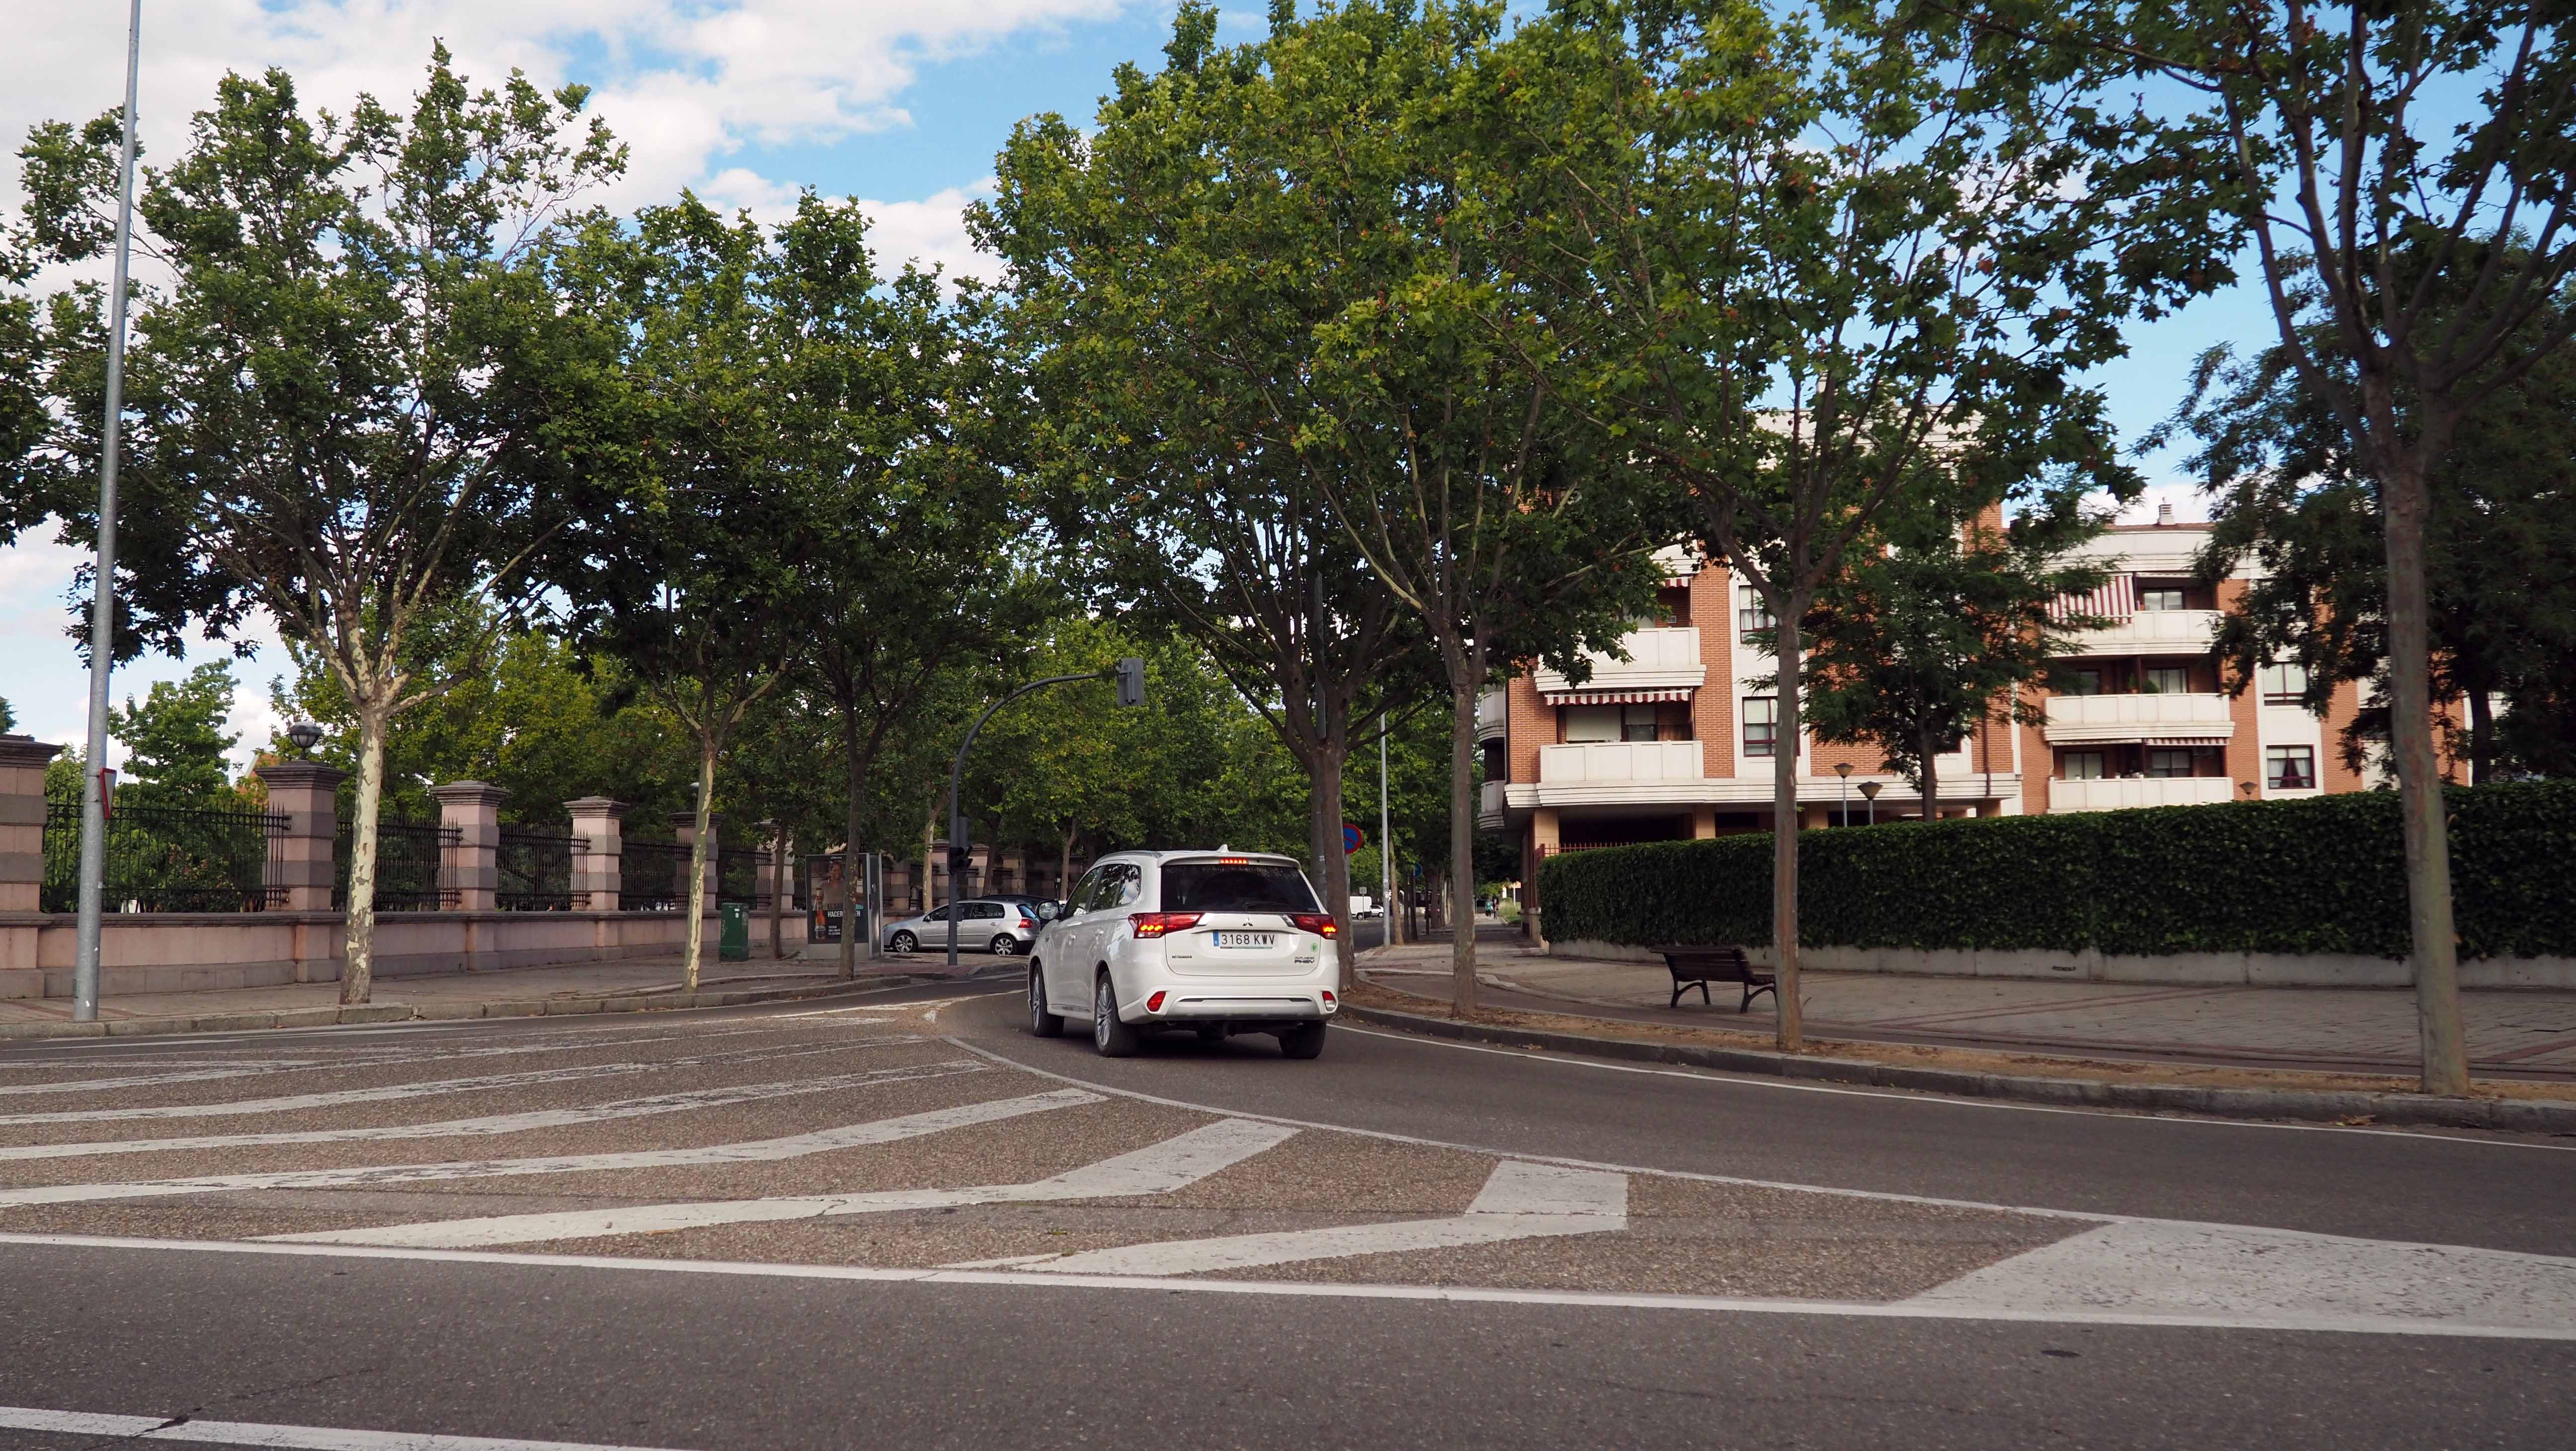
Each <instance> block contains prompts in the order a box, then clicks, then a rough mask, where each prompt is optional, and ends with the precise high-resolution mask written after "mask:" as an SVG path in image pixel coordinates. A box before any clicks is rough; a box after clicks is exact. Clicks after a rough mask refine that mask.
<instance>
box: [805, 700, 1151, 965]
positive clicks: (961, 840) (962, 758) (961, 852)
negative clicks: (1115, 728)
mask: <svg viewBox="0 0 2576 1451" xmlns="http://www.w3.org/2000/svg"><path fill="white" fill-rule="evenodd" d="M1076 680H1114V681H1117V682H1118V703H1119V704H1120V705H1121V706H1131V705H1143V704H1144V703H1145V662H1144V661H1142V660H1140V659H1137V658H1136V657H1135V656H1133V655H1130V656H1128V657H1127V658H1126V659H1124V660H1121V661H1119V662H1118V663H1117V664H1116V665H1115V666H1112V667H1111V668H1109V669H1107V670H1094V671H1090V672H1087V673H1085V674H1081V675H1050V676H1048V677H1047V678H1045V679H1044V680H1032V681H1030V682H1029V683H1028V684H1026V685H1023V686H1021V687H1020V688H1019V689H1017V690H1014V691H1012V692H1011V693H1010V694H1008V695H1005V696H1003V697H1002V698H1001V699H999V700H997V701H994V702H993V703H992V704H991V705H988V706H986V707H984V713H983V714H982V715H979V716H977V717H975V723H974V724H973V725H971V726H968V727H967V728H966V739H964V740H962V741H960V742H958V743H957V764H955V765H954V766H951V767H950V768H949V769H948V966H949V969H950V970H951V971H954V970H955V969H956V967H957V901H958V896H959V893H958V890H957V884H958V883H959V882H961V881H964V880H965V878H966V864H967V861H968V859H969V857H970V856H971V855H972V854H971V853H970V852H968V850H967V849H966V809H965V806H964V805H963V803H962V800H961V798H960V797H959V795H958V787H959V784H960V783H961V782H963V781H964V780H965V777H966V753H967V752H968V751H970V750H973V749H974V748H975V733H976V732H978V731H980V730H982V729H983V728H984V722H986V721H988V720H991V719H992V718H993V712H995V711H997V710H1000V709H1001V708H1002V707H1003V706H1006V705H1009V704H1010V703H1011V702H1012V701H1015V700H1017V699H1019V698H1020V697H1021V696H1023V695H1026V694H1028V693H1029V692H1030V691H1032V690H1041V689H1044V688H1045V687H1047V686H1050V685H1063V684H1067V683H1068V682H1071V681H1076ZM922 885H923V887H924V888H925V896H924V898H923V904H924V906H925V907H926V906H927V905H928V900H929V899H928V897H927V895H926V889H927V888H928V886H929V883H927V882H925V883H923V884H922ZM845 930H846V929H845ZM868 930H869V932H871V933H874V932H875V931H876V928H875V927H874V926H870V927H869V929H868Z"/></svg>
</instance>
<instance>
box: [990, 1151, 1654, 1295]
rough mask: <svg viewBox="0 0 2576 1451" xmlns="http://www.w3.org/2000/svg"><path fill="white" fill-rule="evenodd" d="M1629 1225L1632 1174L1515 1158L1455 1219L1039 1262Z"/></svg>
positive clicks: (1207, 1260) (1219, 1261)
mask: <svg viewBox="0 0 2576 1451" xmlns="http://www.w3.org/2000/svg"><path fill="white" fill-rule="evenodd" d="M1627 1227H1628V1180H1627V1178H1626V1176H1624V1175H1619V1174H1599V1173H1593V1172H1591V1171H1589V1170H1584V1169H1566V1168H1560V1167H1558V1166H1556V1165H1554V1164H1528V1163H1519V1162H1515V1161H1512V1160H1508V1159H1507V1160H1505V1161H1503V1162H1502V1163H1500V1164H1497V1165H1495V1166H1494V1172H1493V1175H1492V1177H1490V1178H1488V1179H1487V1180H1486V1181H1485V1188H1484V1191H1483V1192H1482V1193H1480V1194H1478V1195H1477V1196H1476V1200H1475V1202H1474V1203H1473V1204H1470V1205H1468V1206H1467V1212H1466V1213H1465V1214H1462V1215H1459V1216H1456V1217H1455V1218H1450V1219H1400V1220H1395V1221H1392V1222H1390V1223H1384V1224H1348V1225H1335V1226H1332V1227H1330V1228H1325V1229H1292V1230H1281V1231H1277V1232H1274V1233H1270V1234H1236V1235H1226V1236H1223V1237H1220V1238H1215V1239H1175V1240H1165V1241H1163V1242H1161V1243H1159V1244H1131V1245H1121V1246H1118V1247H1116V1248H1112V1249H1099V1250H1090V1251H1086V1252H1083V1253H1080V1254H1070V1255H1066V1256H1064V1257H1063V1258H1061V1259H1055V1260H1049V1261H1047V1262H1046V1263H1044V1264H1033V1265H1031V1266H1030V1268H1032V1269H1038V1270H1043V1271H1045V1272H1047V1273H1049V1274H1104V1275H1196V1274H1206V1273H1208V1272H1210V1271H1214V1270H1241V1269H1251V1268H1253V1267H1255V1266H1258V1265H1284V1264H1293V1263H1295V1262H1297V1261H1300V1260H1320V1259H1339V1258H1343V1257H1345V1256H1349V1255H1371V1254H1389V1253H1393V1252H1395V1251H1398V1250H1414V1249H1454V1248H1458V1247H1461V1246H1465V1245H1476V1244H1497V1243H1500V1242H1502V1241H1504V1240H1510V1239H1539V1238H1547V1237H1553V1236H1561V1235H1572V1234H1606V1233H1609V1232H1611V1231H1613V1230H1622V1229H1626V1228H1627Z"/></svg>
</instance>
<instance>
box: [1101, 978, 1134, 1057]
mask: <svg viewBox="0 0 2576 1451" xmlns="http://www.w3.org/2000/svg"><path fill="white" fill-rule="evenodd" d="M1143 1039H1144V1035H1143V1034H1142V1033H1139V1032H1137V1031H1136V1029H1135V1028H1134V1027H1133V1026H1131V1025H1129V1024H1126V1023H1122V1022H1120V1021H1118V989H1117V987H1116V986H1115V985H1114V984H1112V983H1111V982H1110V981H1109V974H1107V973H1105V972H1104V973H1102V974H1101V975H1100V979H1099V985H1098V986H1096V987H1094V988H1093V989H1092V990H1091V1046H1092V1047H1094V1048H1097V1049H1099V1050H1100V1056H1101V1057H1103V1058H1132V1057H1134V1056H1135V1054H1136V1045H1137V1044H1138V1043H1139V1042H1141V1041H1143Z"/></svg>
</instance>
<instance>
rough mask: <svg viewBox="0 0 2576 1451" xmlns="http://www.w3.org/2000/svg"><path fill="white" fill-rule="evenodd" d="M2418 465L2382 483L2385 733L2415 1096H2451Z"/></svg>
mask: <svg viewBox="0 0 2576 1451" xmlns="http://www.w3.org/2000/svg"><path fill="white" fill-rule="evenodd" d="M2426 442H2429V440H2426ZM2420 447H2421V444H2419V448H2420ZM2425 456H2426V455H2425V454H2424V453H2420V452H2419V453H2417V454H2416V455H2415V456H2414V457H2407V458H2400V459H2397V460H2394V461H2393V466H2392V467H2391V468H2389V469H2388V471H2387V474H2386V477H2385V482H2384V484H2383V488H2384V490H2385V497H2384V500H2383V504H2384V507H2383V508H2382V509H2381V511H2380V512H2381V515H2382V517H2383V518H2384V519H2385V521H2386V522H2385V540H2386V543H2387V546H2388V656H2389V659H2388V674H2389V684H2390V687H2391V691H2390V693H2391V696H2392V699H2391V701H2390V712H2391V718H2390V720H2389V726H2388V733H2389V737H2390V740H2391V742H2392V743H2393V745H2394V746H2395V752H2394V755H2395V760H2396V763H2397V791H2398V796H2399V805H2398V809H2399V811H2400V812H2401V813H2402V817H2403V820H2404V822H2405V839H2406V905H2407V916H2408V921H2409V925H2410V927H2411V928H2412V935H2413V939H2414V942H2413V947H2414V959H2415V1015H2416V1021H2417V1026H2418V1028H2419V1030H2420V1034H2421V1039H2422V1043H2423V1059H2424V1061H2423V1089H2424V1091H2425V1092H2426V1093H2437V1094H2446V1095H2451V1096H2455V1097H2456V1096H2459V1095H2463V1094H2466V1093H2467V1092H2468V1091H2469V1058H2468V1046H2467V1042H2466V1040H2465V1039H2464V1038H2463V1036H2462V1034H2461V1029H2460V942H2459V937H2458V935H2457V934H2456V933H2455V932H2454V930H2453V927H2452V920H2451V846H2450V834H2449V827H2448V825H2447V824H2446V822H2445V820H2444V814H2443V807H2442V774H2441V773H2442V766H2441V760H2440V757H2439V755H2438V754H2437V753H2436V752H2435V750H2434V746H2433V699H2432V695H2433V687H2432V648H2431V640H2430V624H2429V619H2430V611H2429V608H2428V602H2427V599H2426V592H2425V584H2424V521H2425V514H2426V512H2427V498H2426V491H2425V480H2424V464H2423V458H2424V457H2425Z"/></svg>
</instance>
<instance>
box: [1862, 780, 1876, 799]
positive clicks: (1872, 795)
mask: <svg viewBox="0 0 2576 1451" xmlns="http://www.w3.org/2000/svg"><path fill="white" fill-rule="evenodd" d="M1878 791H1879V786H1878V783H1877V782H1876V781H1863V782H1861V783H1860V794H1862V795H1863V796H1866V797H1868V798H1869V799H1870V800H1872V801H1876V800H1877V799H1878Z"/></svg>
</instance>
